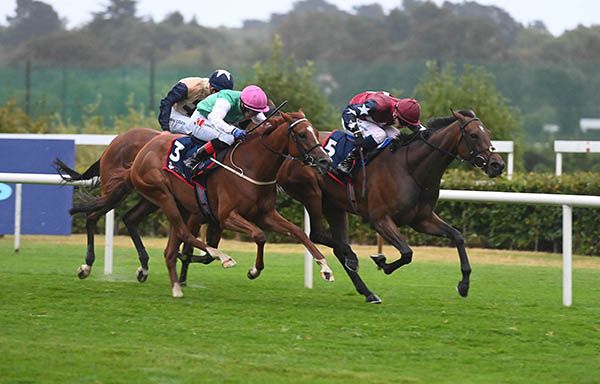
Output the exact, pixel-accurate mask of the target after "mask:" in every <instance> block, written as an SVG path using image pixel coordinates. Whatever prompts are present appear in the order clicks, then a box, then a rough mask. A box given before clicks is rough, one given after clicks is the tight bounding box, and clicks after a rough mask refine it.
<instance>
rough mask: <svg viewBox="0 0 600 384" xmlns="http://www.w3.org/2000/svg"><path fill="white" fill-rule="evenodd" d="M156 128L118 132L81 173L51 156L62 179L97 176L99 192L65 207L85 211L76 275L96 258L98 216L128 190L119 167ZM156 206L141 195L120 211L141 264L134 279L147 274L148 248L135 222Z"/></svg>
mask: <svg viewBox="0 0 600 384" xmlns="http://www.w3.org/2000/svg"><path fill="white" fill-rule="evenodd" d="M159 134H160V132H159V131H156V130H154V129H150V128H134V129H131V130H129V131H127V132H125V133H123V134H120V135H118V136H117V137H115V139H114V140H113V141H112V142H111V143H110V144H109V145H108V147H106V149H105V150H104V152H103V153H102V155H101V156H100V159H98V160H97V161H96V162H94V163H93V164H92V165H91V166H90V167H88V169H87V170H85V171H84V172H83V173H81V174H80V173H78V172H76V171H75V170H73V169H71V168H69V166H67V165H66V164H65V163H63V162H62V161H60V160H59V159H56V160H55V163H54V164H55V166H56V168H57V171H58V172H59V174H60V175H61V176H62V177H63V179H65V180H69V181H72V180H90V179H92V178H94V177H97V178H99V183H100V196H99V197H97V198H94V199H91V200H90V199H87V200H86V201H85V202H82V203H79V204H76V205H75V206H73V208H71V209H70V210H69V213H70V214H71V215H74V214H77V213H85V214H86V223H85V228H86V233H87V253H86V257H85V264H82V265H81V266H79V268H78V270H77V276H79V278H80V279H85V278H86V277H88V276H89V275H90V273H91V271H92V266H93V264H94V261H95V259H96V255H95V251H94V234H95V231H96V226H97V223H98V220H99V219H100V218H101V217H102V216H104V215H105V214H106V213H107V212H108V211H110V210H111V209H114V208H116V207H117V206H118V205H119V204H120V203H121V202H122V201H123V200H125V198H126V197H127V196H129V194H130V193H131V192H132V189H131V187H130V185H129V183H128V181H127V180H125V179H124V177H123V171H124V170H126V169H129V168H130V167H131V165H132V164H133V160H134V158H135V156H136V155H137V153H138V152H139V151H140V149H142V147H143V146H144V145H146V143H148V142H149V141H150V140H151V139H152V138H154V137H155V136H157V135H159ZM157 209H158V207H156V206H155V205H154V204H152V203H150V202H149V201H147V200H146V199H144V198H141V199H140V201H139V202H138V203H137V204H136V205H135V206H133V207H132V208H131V209H130V210H128V211H127V212H126V213H125V214H124V215H123V222H124V223H125V226H126V227H127V230H128V231H129V234H130V236H131V239H132V241H133V244H134V245H135V248H136V251H137V253H138V259H139V260H140V264H141V266H140V267H139V268H138V270H137V272H136V277H137V279H138V281H140V282H144V281H146V279H147V278H148V260H149V257H148V252H147V251H146V248H145V247H144V244H143V242H142V239H141V237H140V235H139V232H138V225H139V223H140V222H141V221H142V219H144V218H145V217H146V216H148V215H149V214H150V213H152V212H154V211H156V210H157Z"/></svg>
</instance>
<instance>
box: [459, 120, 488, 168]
mask: <svg viewBox="0 0 600 384" xmlns="http://www.w3.org/2000/svg"><path fill="white" fill-rule="evenodd" d="M472 121H479V122H481V120H479V118H478V117H473V118H470V119H468V120H465V121H464V122H463V123H461V124H460V135H461V140H463V139H464V141H465V144H467V148H468V149H469V157H468V158H467V159H461V160H466V161H468V162H469V163H471V164H472V165H473V166H474V167H477V168H484V167H485V166H486V165H487V164H488V160H489V157H488V158H487V159H486V158H485V157H483V156H482V155H481V154H482V153H483V152H485V151H486V149H481V150H479V151H478V150H477V148H476V147H477V145H476V144H475V142H474V141H473V139H472V138H471V137H470V136H469V135H467V132H466V131H465V128H466V127H467V125H468V124H469V123H471V122H472ZM459 144H460V142H459ZM488 150H489V151H490V152H493V151H494V147H492V146H490V148H488Z"/></svg>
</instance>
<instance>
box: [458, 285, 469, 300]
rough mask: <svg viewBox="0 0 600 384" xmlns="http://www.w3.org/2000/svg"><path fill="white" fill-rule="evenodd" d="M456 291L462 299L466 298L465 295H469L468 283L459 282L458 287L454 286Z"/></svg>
mask: <svg viewBox="0 0 600 384" xmlns="http://www.w3.org/2000/svg"><path fill="white" fill-rule="evenodd" d="M456 291H457V292H458V294H459V295H461V296H462V297H467V295H468V294H469V283H464V282H462V281H459V282H458V285H457V286H456Z"/></svg>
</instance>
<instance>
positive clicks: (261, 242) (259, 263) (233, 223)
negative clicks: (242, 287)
mask: <svg viewBox="0 0 600 384" xmlns="http://www.w3.org/2000/svg"><path fill="white" fill-rule="evenodd" d="M222 223H223V227H224V228H225V229H231V230H233V231H237V232H242V233H246V234H248V235H249V236H250V237H252V239H253V240H254V242H255V243H256V261H255V262H254V267H252V268H250V270H249V271H248V278H249V279H256V278H257V277H258V276H260V273H261V272H262V270H263V269H264V268H265V264H264V252H265V243H266V242H267V237H266V236H265V233H264V232H263V231H262V230H261V229H260V228H258V227H257V226H256V225H254V224H252V223H251V222H249V221H248V220H246V219H245V218H243V217H242V216H241V215H240V214H239V213H237V212H235V211H232V212H231V213H229V216H227V218H226V219H225V220H223V221H222ZM219 237H220V236H219Z"/></svg>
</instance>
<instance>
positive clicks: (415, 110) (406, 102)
mask: <svg viewBox="0 0 600 384" xmlns="http://www.w3.org/2000/svg"><path fill="white" fill-rule="evenodd" d="M394 116H395V117H397V118H398V119H399V120H400V121H401V122H403V123H405V124H407V125H410V126H413V127H416V126H419V124H421V121H420V120H419V119H420V116H421V106H420V105H419V102H418V101H417V100H415V99H400V100H398V102H397V103H396V105H395V106H394Z"/></svg>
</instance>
